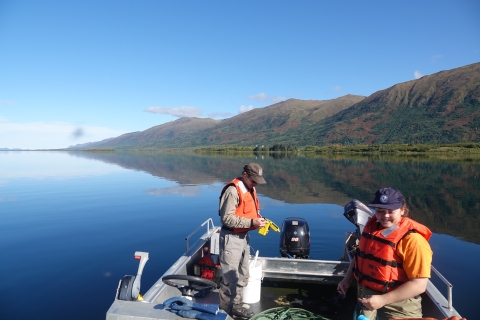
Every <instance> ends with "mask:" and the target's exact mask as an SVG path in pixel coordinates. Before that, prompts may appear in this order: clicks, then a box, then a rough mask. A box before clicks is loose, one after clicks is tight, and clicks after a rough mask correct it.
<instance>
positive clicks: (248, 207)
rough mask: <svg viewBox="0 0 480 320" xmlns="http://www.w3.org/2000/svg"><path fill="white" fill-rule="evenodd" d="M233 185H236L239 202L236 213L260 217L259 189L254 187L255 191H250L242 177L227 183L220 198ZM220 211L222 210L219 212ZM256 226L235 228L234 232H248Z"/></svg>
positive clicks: (240, 215) (238, 215)
mask: <svg viewBox="0 0 480 320" xmlns="http://www.w3.org/2000/svg"><path fill="white" fill-rule="evenodd" d="M231 185H234V186H235V188H236V189H237V193H238V197H239V204H238V207H237V209H236V210H235V215H236V216H237V217H242V218H246V219H256V218H259V217H260V203H259V201H258V198H257V190H255V187H253V192H250V191H248V189H247V187H245V185H244V184H243V182H242V180H241V178H235V179H233V180H232V181H230V182H229V183H227V184H226V185H225V187H224V188H223V190H222V193H221V194H220V198H221V197H222V195H223V193H224V192H225V190H227V188H228V187H229V186H231ZM219 213H220V212H219ZM254 229H255V228H254V227H251V228H233V232H235V233H240V232H247V231H250V230H254Z"/></svg>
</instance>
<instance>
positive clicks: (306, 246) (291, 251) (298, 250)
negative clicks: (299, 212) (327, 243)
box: [280, 217, 310, 259]
mask: <svg viewBox="0 0 480 320" xmlns="http://www.w3.org/2000/svg"><path fill="white" fill-rule="evenodd" d="M280 254H281V255H282V257H288V258H291V259H295V258H296V259H308V255H309V254H310V228H309V227H308V223H307V221H306V220H305V219H302V218H295V217H293V218H286V219H285V220H283V223H282V229H281V231H280Z"/></svg>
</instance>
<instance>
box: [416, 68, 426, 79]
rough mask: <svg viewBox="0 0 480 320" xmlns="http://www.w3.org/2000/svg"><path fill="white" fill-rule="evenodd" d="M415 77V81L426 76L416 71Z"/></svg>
mask: <svg viewBox="0 0 480 320" xmlns="http://www.w3.org/2000/svg"><path fill="white" fill-rule="evenodd" d="M413 76H414V77H415V79H420V78H421V77H423V76H424V75H423V74H422V73H420V71H418V70H415V72H414V73H413Z"/></svg>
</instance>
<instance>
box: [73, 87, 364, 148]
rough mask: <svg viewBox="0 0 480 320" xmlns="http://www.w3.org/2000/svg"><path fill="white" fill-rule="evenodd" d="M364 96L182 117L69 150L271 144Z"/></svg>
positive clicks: (289, 102) (284, 103)
mask: <svg viewBox="0 0 480 320" xmlns="http://www.w3.org/2000/svg"><path fill="white" fill-rule="evenodd" d="M364 98H365V97H363V96H354V95H346V96H343V97H340V98H337V99H333V100H326V101H317V100H297V99H289V100H287V101H283V102H280V103H277V104H274V105H271V106H268V107H265V108H258V109H253V110H250V111H248V112H245V113H242V114H239V115H237V116H235V117H232V118H229V119H225V120H213V119H203V118H180V119H178V120H175V121H172V122H168V123H165V124H162V125H158V126H155V127H152V128H150V129H147V130H145V131H141V132H133V133H127V134H123V135H121V136H119V137H116V138H111V139H106V140H102V141H99V142H93V143H88V144H83V145H76V146H72V147H70V149H107V148H108V149H148V148H181V147H195V146H206V145H229V144H231V145H252V143H254V144H255V143H256V144H261V143H270V142H274V141H275V140H276V137H278V136H281V135H282V133H283V132H285V131H286V130H288V129H290V128H294V127H297V126H298V125H299V124H300V123H308V124H311V123H316V122H318V121H321V120H323V119H326V118H328V117H331V116H332V115H334V114H335V113H337V112H339V111H341V110H344V109H346V108H349V107H351V106H352V105H354V104H355V103H357V102H359V101H361V100H363V99H364Z"/></svg>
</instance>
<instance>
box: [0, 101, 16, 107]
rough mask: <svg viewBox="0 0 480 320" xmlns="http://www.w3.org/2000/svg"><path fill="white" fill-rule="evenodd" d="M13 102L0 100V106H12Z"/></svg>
mask: <svg viewBox="0 0 480 320" xmlns="http://www.w3.org/2000/svg"><path fill="white" fill-rule="evenodd" d="M14 105H15V101H9V100H0V106H14Z"/></svg>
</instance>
